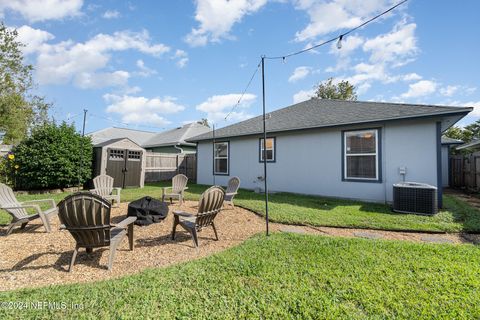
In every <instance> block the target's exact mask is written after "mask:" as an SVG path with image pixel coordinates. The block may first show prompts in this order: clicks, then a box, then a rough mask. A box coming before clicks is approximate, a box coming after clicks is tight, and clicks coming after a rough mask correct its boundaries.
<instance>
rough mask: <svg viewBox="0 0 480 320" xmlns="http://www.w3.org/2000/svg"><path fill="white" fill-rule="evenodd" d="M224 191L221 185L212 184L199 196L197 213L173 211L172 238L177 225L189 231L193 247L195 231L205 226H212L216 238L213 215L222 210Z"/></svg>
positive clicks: (195, 238)
mask: <svg viewBox="0 0 480 320" xmlns="http://www.w3.org/2000/svg"><path fill="white" fill-rule="evenodd" d="M224 198H225V191H223V189H222V188H221V187H218V186H213V187H210V188H208V189H207V190H206V191H205V192H204V193H203V194H202V196H201V197H200V201H199V202H198V212H197V214H190V213H187V212H183V211H174V212H173V215H174V220H173V230H172V240H175V231H176V229H177V225H180V226H182V227H183V228H184V229H185V230H186V231H188V232H189V233H190V235H191V236H192V239H193V244H194V245H195V248H198V236H197V233H198V232H199V231H201V230H202V229H203V228H205V227H209V226H212V228H213V232H215V239H216V240H218V234H217V229H216V228H215V222H214V220H215V217H216V216H217V214H218V213H219V212H220V211H221V210H222V206H223V200H224Z"/></svg>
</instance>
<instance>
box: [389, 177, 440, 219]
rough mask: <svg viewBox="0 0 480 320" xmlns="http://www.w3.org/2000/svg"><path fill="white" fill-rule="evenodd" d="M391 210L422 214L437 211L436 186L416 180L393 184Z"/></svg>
mask: <svg viewBox="0 0 480 320" xmlns="http://www.w3.org/2000/svg"><path fill="white" fill-rule="evenodd" d="M393 211H395V212H401V213H414V214H424V215H434V214H436V213H437V212H438V202H437V188H436V187H434V186H431V185H428V184H424V183H416V182H402V183H396V184H394V185H393Z"/></svg>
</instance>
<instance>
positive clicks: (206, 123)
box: [197, 118, 210, 128]
mask: <svg viewBox="0 0 480 320" xmlns="http://www.w3.org/2000/svg"><path fill="white" fill-rule="evenodd" d="M197 123H198V124H201V125H204V126H205V127H208V128H210V123H208V119H206V118H202V120H199V121H197Z"/></svg>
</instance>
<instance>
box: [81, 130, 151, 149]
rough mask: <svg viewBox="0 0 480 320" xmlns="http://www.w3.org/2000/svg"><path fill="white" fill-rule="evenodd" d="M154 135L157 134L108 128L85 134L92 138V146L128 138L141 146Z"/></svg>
mask: <svg viewBox="0 0 480 320" xmlns="http://www.w3.org/2000/svg"><path fill="white" fill-rule="evenodd" d="M156 134H157V133H156V132H150V131H141V130H134V129H127V128H117V127H110V128H105V129H102V130H98V131H94V132H91V133H89V134H87V136H90V137H91V138H92V143H93V145H94V146H97V145H100V144H101V143H103V142H106V141H108V140H111V139H120V138H128V139H130V140H132V141H133V142H135V143H136V144H138V145H140V146H141V145H142V144H143V143H145V141H147V140H148V139H150V138H151V137H153V136H154V135H156Z"/></svg>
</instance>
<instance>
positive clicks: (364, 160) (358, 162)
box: [347, 156, 377, 179]
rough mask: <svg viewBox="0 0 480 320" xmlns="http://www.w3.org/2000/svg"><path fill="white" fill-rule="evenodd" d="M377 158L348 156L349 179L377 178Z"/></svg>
mask: <svg viewBox="0 0 480 320" xmlns="http://www.w3.org/2000/svg"><path fill="white" fill-rule="evenodd" d="M375 158H376V157H375V156H347V178H370V179H375V178H376V165H377V163H376V159H375Z"/></svg>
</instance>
